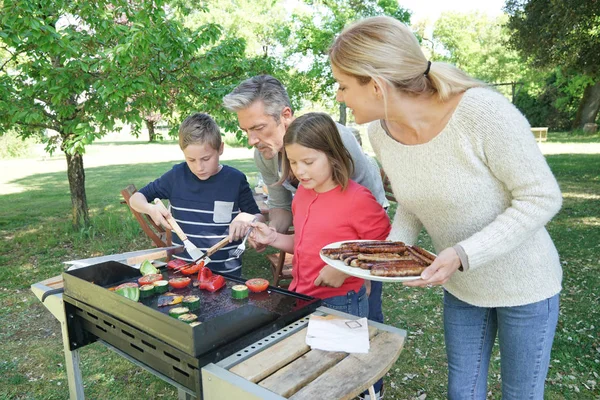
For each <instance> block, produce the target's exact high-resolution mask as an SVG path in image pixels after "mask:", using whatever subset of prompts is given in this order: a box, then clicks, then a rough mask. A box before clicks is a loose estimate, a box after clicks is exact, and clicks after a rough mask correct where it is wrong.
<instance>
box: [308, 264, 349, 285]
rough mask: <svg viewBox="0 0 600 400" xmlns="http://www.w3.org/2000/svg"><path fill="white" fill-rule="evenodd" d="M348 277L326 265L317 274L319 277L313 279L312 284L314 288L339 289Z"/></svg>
mask: <svg viewBox="0 0 600 400" xmlns="http://www.w3.org/2000/svg"><path fill="white" fill-rule="evenodd" d="M349 276H350V275H347V274H345V273H343V272H341V271H338V270H337V269H335V268H333V267H331V266H329V265H326V266H324V267H323V269H322V270H321V272H319V276H317V279H315V283H314V284H315V286H327V287H340V286H342V285H343V284H344V281H345V280H346V278H348V277H349Z"/></svg>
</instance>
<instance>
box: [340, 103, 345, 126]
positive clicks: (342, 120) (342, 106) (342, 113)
mask: <svg viewBox="0 0 600 400" xmlns="http://www.w3.org/2000/svg"><path fill="white" fill-rule="evenodd" d="M340 124H342V125H346V103H340Z"/></svg>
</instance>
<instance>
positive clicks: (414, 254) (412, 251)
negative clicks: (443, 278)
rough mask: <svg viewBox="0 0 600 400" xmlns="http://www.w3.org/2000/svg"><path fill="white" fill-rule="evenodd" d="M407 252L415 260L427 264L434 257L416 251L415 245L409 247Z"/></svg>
mask: <svg viewBox="0 0 600 400" xmlns="http://www.w3.org/2000/svg"><path fill="white" fill-rule="evenodd" d="M421 250H422V249H421ZM422 251H424V250H422ZM408 252H409V253H410V255H411V256H412V257H414V258H415V259H416V260H419V261H422V262H424V263H425V264H427V265H430V264H431V263H432V262H433V260H435V257H432V256H431V254H430V255H429V257H427V256H425V255H423V254H422V253H421V252H418V251H417V250H415V246H411V247H409V248H408Z"/></svg>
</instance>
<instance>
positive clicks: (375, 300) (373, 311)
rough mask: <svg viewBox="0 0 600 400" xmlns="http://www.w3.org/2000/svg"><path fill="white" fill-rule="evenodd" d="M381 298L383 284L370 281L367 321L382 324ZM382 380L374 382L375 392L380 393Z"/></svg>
mask: <svg viewBox="0 0 600 400" xmlns="http://www.w3.org/2000/svg"><path fill="white" fill-rule="evenodd" d="M381 296H383V282H378V281H371V294H370V295H369V319H370V320H371V321H375V322H381V323H382V324H383V310H382V307H381ZM382 386H383V378H382V379H380V380H378V381H377V382H375V384H374V385H373V387H374V388H375V392H379V391H381V387H382Z"/></svg>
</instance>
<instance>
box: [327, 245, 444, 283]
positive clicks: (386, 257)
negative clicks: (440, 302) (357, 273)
mask: <svg viewBox="0 0 600 400" xmlns="http://www.w3.org/2000/svg"><path fill="white" fill-rule="evenodd" d="M321 254H323V255H324V256H325V257H328V258H331V259H332V260H340V261H342V262H343V263H344V264H346V265H348V266H350V267H358V268H362V269H368V270H370V271H371V275H375V276H390V277H400V276H418V275H420V274H421V272H423V270H424V269H425V268H427V267H428V266H429V265H430V264H431V263H432V262H433V260H435V256H433V255H431V254H430V253H428V252H427V251H425V250H423V249H422V248H420V247H418V246H409V245H406V244H405V243H403V242H386V241H367V242H346V243H343V244H342V245H341V246H340V247H339V248H335V249H333V248H325V249H322V250H321Z"/></svg>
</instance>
